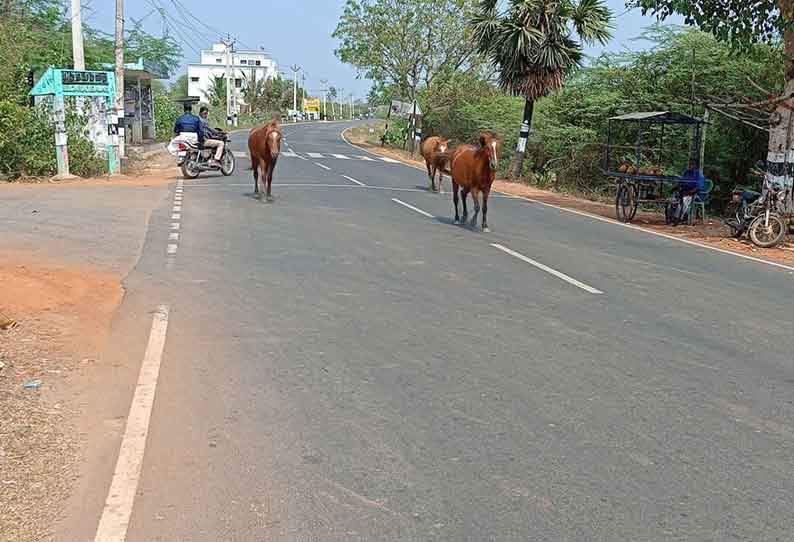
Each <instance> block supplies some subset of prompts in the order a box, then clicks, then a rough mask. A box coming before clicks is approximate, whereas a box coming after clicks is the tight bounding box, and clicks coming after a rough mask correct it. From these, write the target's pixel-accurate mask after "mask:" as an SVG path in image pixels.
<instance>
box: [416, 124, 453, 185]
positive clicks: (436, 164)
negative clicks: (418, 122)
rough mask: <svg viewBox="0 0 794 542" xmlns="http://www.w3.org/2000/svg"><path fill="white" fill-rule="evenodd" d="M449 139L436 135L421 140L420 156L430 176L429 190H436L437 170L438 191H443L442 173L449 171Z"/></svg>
mask: <svg viewBox="0 0 794 542" xmlns="http://www.w3.org/2000/svg"><path fill="white" fill-rule="evenodd" d="M448 149H449V140H448V139H442V138H440V137H438V136H432V137H428V138H427V139H425V140H424V141H422V149H421V150H422V157H424V159H425V166H427V175H428V177H430V190H432V191H433V192H435V191H436V172H438V191H439V193H441V194H443V193H444V173H449V158H450V155H449V152H448Z"/></svg>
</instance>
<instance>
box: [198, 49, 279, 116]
mask: <svg viewBox="0 0 794 542" xmlns="http://www.w3.org/2000/svg"><path fill="white" fill-rule="evenodd" d="M230 56H231V66H232V78H233V79H234V84H233V85H232V89H233V100H232V101H233V103H237V104H244V103H245V101H244V99H243V97H242V89H243V86H244V85H245V81H246V80H250V79H252V78H254V77H255V78H256V80H257V81H259V80H261V79H273V78H275V77H277V75H278V65H277V64H276V61H275V60H273V59H272V58H269V57H268V56H267V54H265V53H264V52H262V51H233V52H232V53H231V54H230ZM225 76H226V47H225V46H224V45H223V44H222V43H214V44H213V45H212V49H211V50H209V51H201V62H199V63H197V64H188V65H187V77H188V86H187V93H188V96H191V97H196V98H198V99H199V100H201V101H206V93H207V92H208V91H209V89H210V87H211V85H212V82H213V80H214V78H215V77H225ZM237 112H238V113H239V105H238V107H237Z"/></svg>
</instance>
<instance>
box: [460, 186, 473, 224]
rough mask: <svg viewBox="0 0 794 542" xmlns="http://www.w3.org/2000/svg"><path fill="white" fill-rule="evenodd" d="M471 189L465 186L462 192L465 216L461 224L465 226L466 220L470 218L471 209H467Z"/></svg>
mask: <svg viewBox="0 0 794 542" xmlns="http://www.w3.org/2000/svg"><path fill="white" fill-rule="evenodd" d="M470 190H471V189H470V188H466V187H465V186H464V187H463V189H462V190H461V198H462V199H463V216H462V217H461V219H460V223H461V224H465V223H466V220H468V218H469V209H468V208H467V207H466V198H468V197H469V191H470Z"/></svg>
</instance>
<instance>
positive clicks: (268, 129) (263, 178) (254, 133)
mask: <svg viewBox="0 0 794 542" xmlns="http://www.w3.org/2000/svg"><path fill="white" fill-rule="evenodd" d="M282 137H283V134H282V133H281V127H280V126H279V125H278V120H277V119H273V120H271V121H270V122H269V123H267V124H265V125H264V126H260V127H259V128H254V129H253V130H251V133H250V134H249V135H248V152H249V153H250V154H251V169H252V170H253V171H254V197H261V190H260V188H259V187H260V182H261V183H265V184H266V187H265V199H266V201H273V196H272V195H271V191H270V187H271V186H272V184H273V170H275V169H276V162H277V161H278V155H279V153H280V152H281V138H282Z"/></svg>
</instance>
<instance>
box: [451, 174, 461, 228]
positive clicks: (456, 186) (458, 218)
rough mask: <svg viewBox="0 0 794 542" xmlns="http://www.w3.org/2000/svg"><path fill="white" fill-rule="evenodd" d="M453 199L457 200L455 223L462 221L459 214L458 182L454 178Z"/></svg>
mask: <svg viewBox="0 0 794 542" xmlns="http://www.w3.org/2000/svg"><path fill="white" fill-rule="evenodd" d="M452 201H454V202H455V224H457V223H459V222H460V215H458V183H456V182H455V179H454V178H453V179H452Z"/></svg>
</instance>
